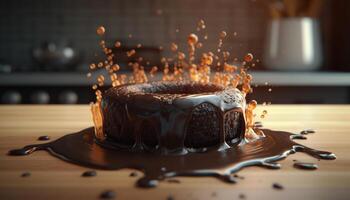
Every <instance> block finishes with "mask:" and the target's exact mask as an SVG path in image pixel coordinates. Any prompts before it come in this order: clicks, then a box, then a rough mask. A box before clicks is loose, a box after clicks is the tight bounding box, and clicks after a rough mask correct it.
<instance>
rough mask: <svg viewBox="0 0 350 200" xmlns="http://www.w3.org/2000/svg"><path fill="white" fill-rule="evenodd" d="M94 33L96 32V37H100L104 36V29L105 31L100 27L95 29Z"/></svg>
mask: <svg viewBox="0 0 350 200" xmlns="http://www.w3.org/2000/svg"><path fill="white" fill-rule="evenodd" d="M96 32H97V35H99V36H102V35H104V34H105V32H106V29H105V27H103V26H100V27H98V28H97V30H96Z"/></svg>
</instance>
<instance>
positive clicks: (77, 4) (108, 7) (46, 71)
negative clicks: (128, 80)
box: [0, 0, 350, 104]
mask: <svg viewBox="0 0 350 200" xmlns="http://www.w3.org/2000/svg"><path fill="white" fill-rule="evenodd" d="M297 1H298V0H295V2H294V3H296V4H297V3H298V2H297ZM302 1H303V2H308V5H304V7H305V8H304V9H303V8H301V9H300V10H299V11H293V5H294V4H293V2H292V3H291V4H290V5H289V3H290V1H278V0H275V1H267V0H215V1H212V0H190V1H189V0H176V1H171V0H132V1H131V0H60V1H57V0H27V1H21V0H11V1H0V100H1V102H0V103H2V104H68V103H70V104H76V103H78V104H86V103H89V102H91V101H93V100H94V93H93V90H92V89H91V86H92V84H93V82H94V76H95V75H93V78H91V79H88V78H87V77H86V73H88V68H89V64H90V63H91V62H95V61H96V59H98V57H99V55H100V52H101V50H100V47H99V45H98V42H99V38H98V36H97V35H96V28H97V27H98V26H100V25H103V26H104V27H106V36H105V37H106V38H105V39H106V43H107V44H111V45H112V44H114V42H115V41H121V43H122V44H123V48H124V50H128V49H131V48H135V46H136V45H137V44H139V43H141V44H142V48H140V54H142V55H143V56H144V57H147V58H148V59H149V60H150V61H151V62H152V65H160V63H159V61H160V59H161V57H163V56H168V55H169V52H170V50H169V45H170V43H171V42H176V43H177V44H179V47H180V48H182V49H186V38H187V35H188V34H189V33H191V32H195V31H196V26H197V23H198V21H199V20H200V19H204V20H205V22H206V27H207V28H206V32H207V33H208V40H207V41H205V43H204V44H205V46H204V47H203V48H204V50H208V51H209V50H214V49H216V47H217V43H218V34H219V32H220V31H222V30H225V31H226V32H227V33H228V34H229V37H227V39H226V41H225V45H226V46H227V48H228V49H229V51H230V53H231V54H232V55H234V56H235V57H238V58H241V57H243V56H244V55H245V54H246V53H247V52H252V53H253V54H254V57H255V58H257V59H259V60H261V62H258V63H255V64H256V66H255V67H254V68H253V69H252V74H253V77H254V90H255V92H254V94H253V97H252V98H255V99H257V100H258V101H259V102H260V103H261V102H272V103H340V104H342V103H349V102H350V37H349V36H350V12H349V11H350V1H347V0H337V1H334V0H333V1H331V0H328V1H326V0H324V1H322V0H316V1H313V0H309V1H307V0H302ZM299 4H300V2H299ZM314 5H316V6H315V7H317V5H319V6H320V8H319V11H317V12H316V13H313V14H312V13H308V9H309V7H311V8H312V7H313V6H314ZM281 6H282V7H283V6H284V7H283V9H284V10H285V11H281V10H280V9H281ZM301 17H304V18H305V17H307V18H308V19H313V20H314V21H316V24H319V25H320V26H319V27H317V26H316V28H315V27H313V28H312V29H310V30H311V32H312V34H311V35H312V37H308V36H307V35H306V36H305V35H304V36H303V37H306V38H307V39H306V40H307V41H309V40H314V38H319V39H320V42H319V44H318V42H317V41H316V42H314V43H310V45H311V46H310V45H309V46H307V47H305V48H309V49H311V50H314V51H316V52H317V50H319V51H320V53H319V55H318V56H316V57H314V60H316V61H317V62H316V61H315V62H314V63H313V64H311V65H310V63H306V64H305V63H304V64H303V63H302V64H300V65H298V64H295V67H293V62H291V61H288V59H287V61H286V58H285V59H282V61H278V62H277V61H276V58H274V59H275V60H274V59H272V60H271V59H270V60H269V59H268V58H267V57H268V56H266V54H267V52H268V51H270V50H271V49H272V47H271V46H273V45H272V44H275V43H274V42H271V41H270V40H271V38H272V40H273V41H275V40H276V41H277V43H278V44H281V45H282V44H284V43H286V44H288V42H289V43H290V42H292V43H298V40H300V39H298V37H297V36H296V35H295V34H291V35H288V31H287V35H285V36H284V37H286V38H288V41H282V39H280V40H278V39H276V38H274V37H275V36H273V35H271V30H273V28H271V21H283V23H281V24H280V25H279V27H282V26H284V25H283V24H287V23H289V22H286V21H288V20H290V19H292V20H291V21H293V20H294V22H295V24H294V25H288V26H287V27H290V28H291V29H293V30H296V29H298V27H300V26H299V25H298V24H304V25H305V24H307V23H309V22H308V21H307V20H305V19H302V18H301ZM294 22H293V23H294ZM277 23H279V22H277ZM304 25H301V27H302V26H304ZM293 26H295V27H296V28H293ZM305 26H306V25H305ZM304 28H305V27H304ZM177 29H178V30H179V31H178V32H177V31H176V30H177ZM278 30H279V31H280V32H281V30H282V28H279V29H278ZM287 30H288V28H287ZM282 32H283V31H282ZM309 32H310V31H309ZM314 32H315V33H314ZM234 33H236V34H237V35H236V36H233V35H234ZM303 33H305V31H304V32H303ZM130 34H131V35H132V37H130ZM284 34H285V33H284ZM305 34H306V33H305ZM281 35H283V34H282V33H281ZM280 37H282V36H280ZM269 38H270V39H269ZM303 39H304V40H305V38H303ZM303 39H302V40H303ZM276 41H275V42H276ZM286 44H284V45H285V46H281V45H280V49H279V50H278V51H281V52H282V54H283V52H288V51H287V50H290V49H289V46H288V45H286ZM160 46H162V47H163V48H164V50H160V48H159V47H160ZM291 46H293V45H291ZM287 47H288V48H287ZM290 48H291V49H292V48H294V49H295V51H296V52H298V48H297V47H290ZM313 48H314V49H313ZM315 49H316V50H315ZM302 50H303V49H302ZM302 50H300V51H302ZM48 52H49V53H51V54H53V55H51V54H49V56H48ZM281 52H279V53H281ZM282 54H281V55H282ZM316 55H317V53H316ZM265 58H266V59H265ZM293 59H296V58H294V57H293ZM314 60H313V61H314ZM119 61H120V65H121V68H122V71H124V73H127V71H128V67H127V62H128V60H127V59H126V58H124V59H121V60H119ZM275 61H276V62H275ZM276 63H277V64H276ZM281 63H282V64H281ZM291 65H292V67H291ZM269 89H271V92H269V91H268V90H269Z"/></svg>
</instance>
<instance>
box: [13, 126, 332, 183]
mask: <svg viewBox="0 0 350 200" xmlns="http://www.w3.org/2000/svg"><path fill="white" fill-rule="evenodd" d="M262 130H263V131H264V133H265V135H266V137H265V138H262V139H260V140H257V141H255V142H250V143H241V144H240V145H238V146H236V147H232V148H229V149H226V150H222V151H217V150H212V151H208V152H203V153H188V154H185V155H161V154H155V153H153V154H152V153H142V152H128V151H123V150H120V151H119V150H115V149H114V150H112V149H108V148H104V147H101V146H100V145H98V144H96V143H95V139H94V128H93V127H90V128H87V129H84V130H82V131H80V132H78V133H73V134H69V135H65V136H63V137H61V138H59V139H57V140H55V141H52V142H49V143H45V144H34V145H28V146H26V147H24V148H22V149H15V150H11V151H10V152H9V155H28V154H30V153H33V152H34V151H37V150H46V151H49V152H50V153H51V154H52V155H54V156H56V157H58V158H60V159H63V160H66V161H68V162H72V163H75V164H78V165H82V166H86V167H92V168H96V169H109V170H117V169H122V168H133V169H137V170H140V171H143V172H144V176H143V177H141V178H139V179H138V181H137V185H138V186H140V187H155V186H157V184H158V181H160V180H163V179H166V178H169V177H174V176H214V177H217V178H220V179H221V180H223V181H226V182H230V183H235V182H236V178H235V176H234V174H233V173H235V172H237V171H238V170H240V169H242V168H244V167H247V166H253V165H256V166H264V167H268V168H279V167H280V165H279V164H277V163H275V162H276V161H278V160H281V159H283V158H285V157H287V155H289V154H292V153H295V152H304V153H307V154H309V155H310V156H313V157H315V158H318V159H327V160H333V159H335V158H336V157H335V155H334V154H333V153H330V152H326V151H318V150H315V149H311V148H308V147H306V146H304V145H301V144H298V143H296V142H294V141H293V139H298V138H299V137H300V135H296V134H292V133H288V132H282V131H273V130H269V129H262Z"/></svg>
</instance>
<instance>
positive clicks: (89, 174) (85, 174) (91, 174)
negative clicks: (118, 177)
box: [81, 170, 97, 177]
mask: <svg viewBox="0 0 350 200" xmlns="http://www.w3.org/2000/svg"><path fill="white" fill-rule="evenodd" d="M96 175H97V172H96V171H94V170H90V171H85V172H83V173H82V174H81V176H82V177H92V176H96Z"/></svg>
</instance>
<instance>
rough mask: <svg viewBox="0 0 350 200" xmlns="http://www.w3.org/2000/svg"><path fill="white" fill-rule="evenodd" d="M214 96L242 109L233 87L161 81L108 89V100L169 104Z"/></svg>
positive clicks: (240, 97) (241, 95) (242, 96)
mask: <svg viewBox="0 0 350 200" xmlns="http://www.w3.org/2000/svg"><path fill="white" fill-rule="evenodd" d="M208 95H215V96H216V97H218V98H220V99H221V100H222V101H223V102H224V103H226V104H236V105H237V107H242V104H243V103H244V102H245V99H244V95H243V94H242V92H241V91H240V90H238V89H236V88H234V87H224V86H222V85H218V84H213V83H198V82H186V81H161V82H152V83H142V84H127V85H122V86H117V87H112V88H110V89H108V90H107V91H106V93H105V96H106V97H108V98H118V99H119V100H121V99H120V98H121V97H126V98H130V97H135V96H138V97H142V96H148V97H152V98H155V99H159V101H161V102H165V103H168V104H171V103H172V102H173V101H174V100H175V99H179V98H186V97H200V96H208Z"/></svg>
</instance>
